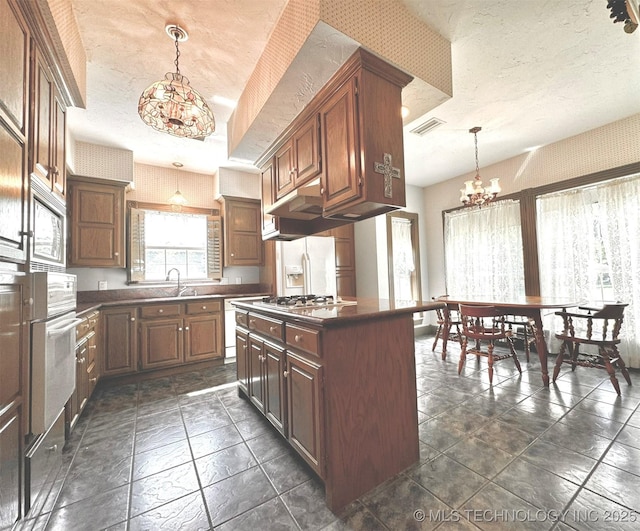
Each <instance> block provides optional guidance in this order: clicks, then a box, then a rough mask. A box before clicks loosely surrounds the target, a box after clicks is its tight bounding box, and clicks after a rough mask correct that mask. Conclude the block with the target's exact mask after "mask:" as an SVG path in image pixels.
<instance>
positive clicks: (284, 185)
mask: <svg viewBox="0 0 640 531" xmlns="http://www.w3.org/2000/svg"><path fill="white" fill-rule="evenodd" d="M294 176H295V169H294V156H293V141H291V140H289V141H288V142H287V143H286V144H285V145H284V146H282V147H281V148H280V149H279V150H278V151H276V156H275V178H274V188H275V193H276V199H280V198H281V197H283V196H285V195H287V194H288V193H289V192H291V190H293V188H294V186H295V181H294Z"/></svg>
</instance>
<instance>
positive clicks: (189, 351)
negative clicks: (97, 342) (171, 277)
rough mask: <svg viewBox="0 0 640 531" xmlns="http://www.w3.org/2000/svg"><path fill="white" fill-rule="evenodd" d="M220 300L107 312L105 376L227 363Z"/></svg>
mask: <svg viewBox="0 0 640 531" xmlns="http://www.w3.org/2000/svg"><path fill="white" fill-rule="evenodd" d="M222 319H223V314H222V302H221V300H220V299H217V298H216V299H201V300H198V301H190V302H182V301H178V300H176V302H163V303H157V304H155V303H152V304H141V305H139V306H136V307H120V308H109V309H106V310H103V311H102V320H103V326H102V333H103V334H104V340H103V342H102V345H103V352H104V363H103V372H102V374H103V375H104V376H117V375H122V374H129V373H133V372H137V371H138V370H142V371H149V370H155V369H161V368H168V367H177V366H181V365H184V364H185V363H194V362H198V361H203V360H214V359H221V358H223V357H224V348H223V343H222V329H223V321H222Z"/></svg>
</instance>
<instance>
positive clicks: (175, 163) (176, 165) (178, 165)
mask: <svg viewBox="0 0 640 531" xmlns="http://www.w3.org/2000/svg"><path fill="white" fill-rule="evenodd" d="M171 164H172V165H173V166H175V167H176V168H182V166H184V164H182V162H172V163H171Z"/></svg>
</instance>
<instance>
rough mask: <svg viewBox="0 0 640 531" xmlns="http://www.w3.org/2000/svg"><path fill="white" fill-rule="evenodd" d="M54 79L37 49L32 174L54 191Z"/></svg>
mask: <svg viewBox="0 0 640 531" xmlns="http://www.w3.org/2000/svg"><path fill="white" fill-rule="evenodd" d="M53 90H54V84H53V78H52V76H51V73H50V71H49V67H48V66H47V64H46V62H45V60H44V58H43V57H42V55H41V54H40V51H39V50H38V49H37V48H36V53H35V62H34V65H33V117H32V124H33V126H32V131H31V140H32V155H31V160H32V167H31V172H32V173H33V175H35V176H36V177H38V178H40V179H41V180H42V181H44V182H45V183H46V184H47V187H48V188H49V189H53V181H52V178H53V176H52V174H51V167H50V162H51V102H52V99H53Z"/></svg>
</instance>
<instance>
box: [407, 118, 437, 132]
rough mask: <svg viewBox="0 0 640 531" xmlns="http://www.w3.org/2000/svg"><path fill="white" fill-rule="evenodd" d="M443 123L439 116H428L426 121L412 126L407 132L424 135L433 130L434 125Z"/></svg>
mask: <svg viewBox="0 0 640 531" xmlns="http://www.w3.org/2000/svg"><path fill="white" fill-rule="evenodd" d="M443 123H444V121H443V120H440V119H439V118H429V119H428V120H427V121H426V122H423V123H421V124H420V125H418V126H416V127H414V128H413V129H411V130H410V131H409V132H410V133H413V134H415V135H420V136H424V135H426V134H427V133H429V132H431V131H433V130H434V129H435V128H436V127H439V126H441V125H442V124H443Z"/></svg>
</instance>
